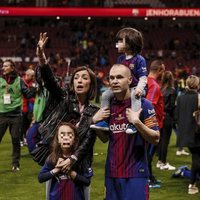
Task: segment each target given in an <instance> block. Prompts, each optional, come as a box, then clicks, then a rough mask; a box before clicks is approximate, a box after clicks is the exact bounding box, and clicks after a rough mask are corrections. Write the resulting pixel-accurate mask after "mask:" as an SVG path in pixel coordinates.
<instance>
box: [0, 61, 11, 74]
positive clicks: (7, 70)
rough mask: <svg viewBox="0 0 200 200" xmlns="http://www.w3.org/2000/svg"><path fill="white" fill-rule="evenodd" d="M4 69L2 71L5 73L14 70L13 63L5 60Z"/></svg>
mask: <svg viewBox="0 0 200 200" xmlns="http://www.w3.org/2000/svg"><path fill="white" fill-rule="evenodd" d="M2 70H3V72H2V74H3V75H8V74H10V73H11V72H13V71H14V69H13V67H12V64H11V63H10V62H4V63H3V67H2Z"/></svg>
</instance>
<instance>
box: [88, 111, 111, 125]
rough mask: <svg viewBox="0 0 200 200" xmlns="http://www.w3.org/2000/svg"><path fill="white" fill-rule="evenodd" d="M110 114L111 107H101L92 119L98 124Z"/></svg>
mask: <svg viewBox="0 0 200 200" xmlns="http://www.w3.org/2000/svg"><path fill="white" fill-rule="evenodd" d="M109 116H110V109H109V108H100V109H99V110H98V111H97V113H96V114H95V115H94V116H93V118H92V121H93V123H94V124H96V123H97V122H99V121H102V120H104V119H106V118H108V117H109Z"/></svg>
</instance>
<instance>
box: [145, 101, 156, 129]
mask: <svg viewBox="0 0 200 200" xmlns="http://www.w3.org/2000/svg"><path fill="white" fill-rule="evenodd" d="M142 120H143V123H144V124H145V125H146V126H147V127H149V128H151V129H153V130H159V127H158V122H157V119H156V113H155V110H154V108H153V105H152V103H151V102H150V101H148V100H147V99H144V100H143V104H142Z"/></svg>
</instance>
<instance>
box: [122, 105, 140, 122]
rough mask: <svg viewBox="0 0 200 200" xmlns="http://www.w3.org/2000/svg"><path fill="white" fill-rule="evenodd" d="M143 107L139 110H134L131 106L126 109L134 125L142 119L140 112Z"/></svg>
mask: <svg viewBox="0 0 200 200" xmlns="http://www.w3.org/2000/svg"><path fill="white" fill-rule="evenodd" d="M141 111H142V109H140V110H138V111H137V112H134V111H133V110H131V109H130V108H127V109H126V117H127V119H128V121H129V122H130V123H132V124H133V125H135V123H137V122H138V121H139V120H140V119H139V117H140V113H141Z"/></svg>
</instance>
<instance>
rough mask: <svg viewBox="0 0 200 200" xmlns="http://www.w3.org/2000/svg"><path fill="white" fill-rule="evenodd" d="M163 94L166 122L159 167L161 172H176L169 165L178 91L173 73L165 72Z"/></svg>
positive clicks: (161, 138) (162, 134) (161, 140)
mask: <svg viewBox="0 0 200 200" xmlns="http://www.w3.org/2000/svg"><path fill="white" fill-rule="evenodd" d="M161 92H162V94H163V97H164V121H163V127H162V129H161V131H160V132H161V134H160V142H159V148H158V162H157V165H156V166H157V167H158V168H160V169H161V170H163V169H165V170H175V169H176V168H175V167H174V166H172V165H170V164H169V163H167V151H168V145H169V140H170V137H171V133H172V126H173V120H174V109H175V101H176V91H175V88H174V77H173V74H172V72H171V71H165V72H164V74H163V76H162V80H161Z"/></svg>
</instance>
